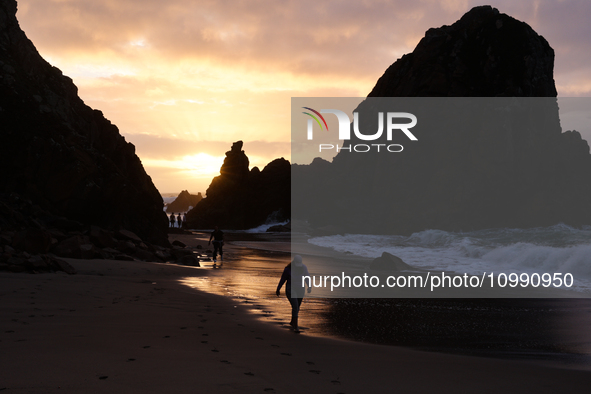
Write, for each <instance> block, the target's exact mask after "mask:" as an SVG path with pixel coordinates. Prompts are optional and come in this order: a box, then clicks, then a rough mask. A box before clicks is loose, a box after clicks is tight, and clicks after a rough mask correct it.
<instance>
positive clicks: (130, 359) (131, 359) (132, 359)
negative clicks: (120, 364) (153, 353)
mask: <svg viewBox="0 0 591 394" xmlns="http://www.w3.org/2000/svg"><path fill="white" fill-rule="evenodd" d="M127 361H135V358H128V359H127Z"/></svg>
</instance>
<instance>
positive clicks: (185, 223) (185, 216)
mask: <svg viewBox="0 0 591 394" xmlns="http://www.w3.org/2000/svg"><path fill="white" fill-rule="evenodd" d="M185 227H187V212H185V213H183V228H185Z"/></svg>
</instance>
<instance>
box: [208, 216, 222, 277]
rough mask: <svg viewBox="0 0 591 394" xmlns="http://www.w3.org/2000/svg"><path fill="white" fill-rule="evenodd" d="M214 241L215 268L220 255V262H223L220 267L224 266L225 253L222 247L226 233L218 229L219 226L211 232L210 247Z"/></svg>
mask: <svg viewBox="0 0 591 394" xmlns="http://www.w3.org/2000/svg"><path fill="white" fill-rule="evenodd" d="M212 239H213V266H214V268H215V266H216V261H217V260H216V257H217V255H218V253H219V254H220V261H222V263H221V264H220V266H221V265H222V264H223V261H224V252H223V250H222V247H223V246H224V232H223V231H222V230H220V229H219V228H218V226H215V229H214V230H213V231H212V232H211V236H210V237H209V242H208V243H207V244H208V245H209V244H210V243H211V240H212Z"/></svg>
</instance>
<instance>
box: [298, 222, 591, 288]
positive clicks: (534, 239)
mask: <svg viewBox="0 0 591 394" xmlns="http://www.w3.org/2000/svg"><path fill="white" fill-rule="evenodd" d="M308 242H309V243H311V244H313V245H317V246H321V247H326V248H330V249H333V250H335V251H337V252H342V253H347V254H352V255H356V256H360V257H366V258H376V257H379V256H380V255H381V254H382V253H383V252H388V253H391V254H393V255H395V256H398V257H400V258H401V259H402V260H403V261H404V262H405V263H407V264H409V265H410V266H412V267H416V268H419V269H425V270H436V271H445V272H454V273H457V274H464V273H466V274H468V275H482V274H483V273H485V272H486V273H493V274H495V275H499V274H505V275H507V276H508V275H510V274H516V275H514V277H515V276H519V275H521V274H526V275H527V276H529V277H532V275H538V276H539V277H540V278H541V276H542V275H544V274H550V275H551V276H552V277H553V275H554V274H555V273H557V274H561V276H562V277H564V275H566V274H570V275H571V276H572V278H573V280H572V284H571V283H570V276H569V277H568V283H567V285H569V286H563V288H568V290H571V291H573V292H575V294H574V295H573V297H589V296H591V226H583V227H581V228H575V227H571V226H567V225H565V224H557V225H555V226H551V227H538V228H529V229H514V228H500V229H487V230H479V231H471V232H449V231H443V230H425V231H421V232H417V233H414V234H412V235H410V236H400V235H370V234H344V235H330V236H322V237H313V238H310V239H309V240H308ZM524 277H525V276H524ZM545 278H548V276H546V277H545Z"/></svg>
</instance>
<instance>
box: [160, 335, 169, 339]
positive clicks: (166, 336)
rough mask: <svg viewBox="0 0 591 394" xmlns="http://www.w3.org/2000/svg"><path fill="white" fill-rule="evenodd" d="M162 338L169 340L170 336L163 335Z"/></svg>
mask: <svg viewBox="0 0 591 394" xmlns="http://www.w3.org/2000/svg"><path fill="white" fill-rule="evenodd" d="M162 338H170V335H165V336H163V337H162Z"/></svg>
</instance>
